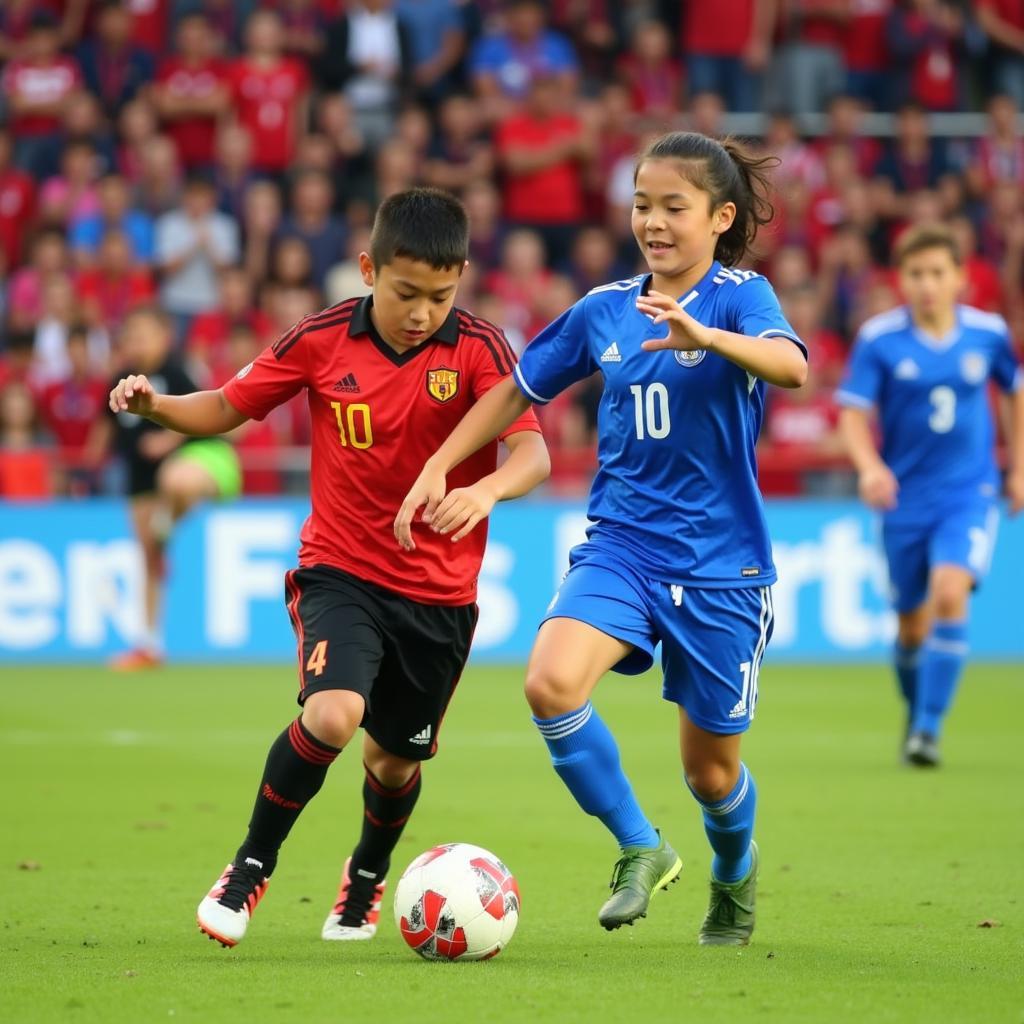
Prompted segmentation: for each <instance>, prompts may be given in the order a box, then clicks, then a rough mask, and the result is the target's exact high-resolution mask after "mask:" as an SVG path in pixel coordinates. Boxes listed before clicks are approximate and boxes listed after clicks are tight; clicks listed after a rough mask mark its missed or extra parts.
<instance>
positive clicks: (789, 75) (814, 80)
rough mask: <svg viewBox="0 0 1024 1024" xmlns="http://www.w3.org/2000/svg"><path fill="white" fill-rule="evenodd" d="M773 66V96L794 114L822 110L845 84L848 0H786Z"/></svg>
mask: <svg viewBox="0 0 1024 1024" xmlns="http://www.w3.org/2000/svg"><path fill="white" fill-rule="evenodd" d="M782 10H783V13H782V24H783V43H782V46H781V47H780V49H779V56H778V64H777V67H776V71H777V81H776V87H777V91H778V96H777V102H778V103H779V104H780V105H781V106H782V109H783V110H788V111H791V112H792V113H795V114H813V113H816V112H817V111H819V110H821V109H822V108H823V107H824V106H825V104H826V103H827V102H828V101H829V100H830V99H831V98H832V97H833V96H835V95H836V94H837V93H839V92H842V90H843V87H844V86H845V85H846V71H845V68H844V65H843V48H842V42H843V32H844V30H845V27H846V23H847V21H848V19H849V16H850V2H849V0H785V2H783V4H782Z"/></svg>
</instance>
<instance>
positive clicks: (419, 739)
mask: <svg viewBox="0 0 1024 1024" xmlns="http://www.w3.org/2000/svg"><path fill="white" fill-rule="evenodd" d="M409 742H410V743H416V744H419V745H420V746H426V745H427V744H428V743H429V742H430V726H429V725H428V726H427V727H426V729H423V730H421V731H420V732H418V733H416V735H415V736H410V737H409Z"/></svg>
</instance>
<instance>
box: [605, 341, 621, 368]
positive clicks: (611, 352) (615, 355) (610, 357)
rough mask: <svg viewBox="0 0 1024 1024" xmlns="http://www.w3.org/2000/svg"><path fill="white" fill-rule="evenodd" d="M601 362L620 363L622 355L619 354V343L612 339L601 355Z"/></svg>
mask: <svg viewBox="0 0 1024 1024" xmlns="http://www.w3.org/2000/svg"><path fill="white" fill-rule="evenodd" d="M601 362H602V363H621V362H622V356H621V355H620V354H619V343H618V342H617V341H613V342H612V343H611V344H610V345H609V346H608V347H607V348H606V349H605V350H604V352H603V353H602V355H601Z"/></svg>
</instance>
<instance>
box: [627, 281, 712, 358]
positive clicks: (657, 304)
mask: <svg viewBox="0 0 1024 1024" xmlns="http://www.w3.org/2000/svg"><path fill="white" fill-rule="evenodd" d="M636 308H637V309H639V310H640V312H641V313H643V314H645V315H646V316H649V317H650V318H651V319H652V320H653V321H654V322H655V323H656V324H667V326H668V334H667V335H665V337H664V338H651V339H650V340H648V341H645V342H643V344H641V346H640V347H641V348H642V349H646V350H647V351H648V352H658V351H660V350H661V349H666V348H674V349H681V350H683V351H686V352H692V351H693V350H694V349H707V348H711V347H712V340H711V339H712V337H713V335H712V332H711V329H710V328H709V327H705V326H704V324H702V323H699V322H698V321H697V320H694V318H693V317H692V316H690V314H689V313H687V312H686V310H685V309H683V308H682V306H680V305H679V303H678V302H676V300H675V299H673V298H672V297H671V296H670V295H665V294H663V293H662V292H653V291H652V292H648V293H647V294H646V295H641V296H640V297H639V298H638V299H637V300H636Z"/></svg>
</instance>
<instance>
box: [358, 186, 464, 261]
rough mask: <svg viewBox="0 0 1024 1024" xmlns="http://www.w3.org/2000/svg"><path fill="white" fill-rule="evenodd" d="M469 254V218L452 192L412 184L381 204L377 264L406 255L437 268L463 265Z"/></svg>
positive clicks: (375, 235) (373, 242) (373, 254)
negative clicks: (412, 186) (411, 186)
mask: <svg viewBox="0 0 1024 1024" xmlns="http://www.w3.org/2000/svg"><path fill="white" fill-rule="evenodd" d="M468 255H469V218H468V217H467V216H466V210H465V208H464V207H463V205H462V203H460V202H459V200H458V199H456V197H455V196H453V195H452V194H451V193H450V192H444V191H442V190H441V189H439V188H410V189H406V190H405V191H404V192H396V193H395V194H394V195H391V196H388V198H387V199H385V200H384V202H383V203H381V204H380V207H379V208H378V210H377V216H376V217H375V218H374V221H373V232H372V233H371V235H370V258H371V259H372V260H373V265H374V267H377V268H380V267H383V266H385V265H387V264H388V263H390V262H391V261H392V260H394V259H395V257H396V256H404V257H405V258H406V259H410V260H418V261H419V262H421V263H426V264H428V265H429V266H431V267H433V268H434V269H435V270H447V269H448V268H449V267H459V268H460V269H461V268H462V265H463V264H464V263H465V262H466V259H467V257H468Z"/></svg>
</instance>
